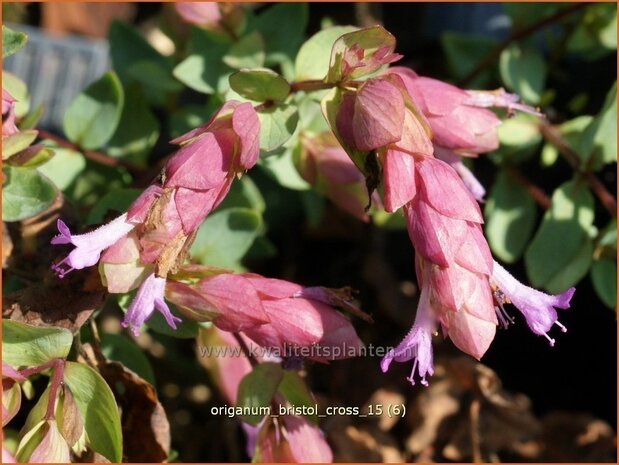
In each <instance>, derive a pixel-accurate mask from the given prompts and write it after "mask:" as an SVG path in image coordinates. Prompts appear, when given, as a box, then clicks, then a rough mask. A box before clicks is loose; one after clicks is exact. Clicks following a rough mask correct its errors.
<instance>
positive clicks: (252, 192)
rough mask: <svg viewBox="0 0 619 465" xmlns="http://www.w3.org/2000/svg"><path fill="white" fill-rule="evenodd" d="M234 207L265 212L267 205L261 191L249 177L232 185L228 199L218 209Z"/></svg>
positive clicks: (244, 177)
mask: <svg viewBox="0 0 619 465" xmlns="http://www.w3.org/2000/svg"><path fill="white" fill-rule="evenodd" d="M233 207H243V208H249V209H251V210H255V211H256V212H258V213H260V214H262V213H264V210H265V207H266V205H265V203H264V198H263V197H262V194H261V193H260V189H258V186H256V184H255V183H254V181H252V180H251V178H250V177H249V176H243V177H242V178H241V179H239V180H238V181H235V182H234V183H232V187H231V188H230V191H229V192H228V195H226V198H225V199H224V200H223V201H222V202H221V203H220V204H219V207H217V209H218V210H227V209H229V208H233Z"/></svg>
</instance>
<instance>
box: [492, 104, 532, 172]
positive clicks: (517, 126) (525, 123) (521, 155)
mask: <svg viewBox="0 0 619 465" xmlns="http://www.w3.org/2000/svg"><path fill="white" fill-rule="evenodd" d="M537 123H538V121H537V119H536V118H535V117H534V116H531V115H526V114H522V113H520V114H518V115H516V116H514V117H513V118H510V119H508V120H507V121H504V122H503V123H501V125H500V126H499V127H498V130H497V132H498V136H499V141H500V142H501V146H500V147H499V149H498V150H496V151H495V152H493V153H492V156H493V157H494V158H496V159H498V162H499V163H502V162H504V161H507V162H509V163H513V164H519V163H522V162H523V161H525V160H527V159H528V158H529V157H530V156H532V155H533V154H535V153H536V150H537V147H538V145H539V144H540V143H541V141H542V136H541V134H540V132H539V129H538V126H537Z"/></svg>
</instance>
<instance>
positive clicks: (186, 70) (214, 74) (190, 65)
mask: <svg viewBox="0 0 619 465" xmlns="http://www.w3.org/2000/svg"><path fill="white" fill-rule="evenodd" d="M229 46H230V42H229V41H228V40H225V39H223V38H222V37H221V36H220V35H217V34H214V33H212V32H209V31H207V30H205V29H200V28H197V27H192V28H191V35H190V37H189V43H188V46H187V48H188V56H187V58H185V59H184V60H183V61H182V62H180V63H179V64H178V65H177V66H176V68H174V71H173V74H174V77H176V79H178V80H179V81H181V82H182V83H183V84H185V85H186V86H188V87H191V88H192V89H194V90H197V91H198V92H202V93H205V94H213V93H217V92H219V93H223V92H225V91H226V90H227V88H228V76H229V75H230V71H231V68H230V67H229V66H228V65H226V64H225V63H224V62H223V57H224V55H225V54H226V53H227V51H228V48H229Z"/></svg>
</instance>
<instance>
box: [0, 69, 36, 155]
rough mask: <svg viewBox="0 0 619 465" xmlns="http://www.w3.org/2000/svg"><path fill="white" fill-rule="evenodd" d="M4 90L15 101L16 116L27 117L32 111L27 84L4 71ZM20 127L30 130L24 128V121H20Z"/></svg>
mask: <svg viewBox="0 0 619 465" xmlns="http://www.w3.org/2000/svg"><path fill="white" fill-rule="evenodd" d="M2 88H3V89H4V90H6V91H7V92H8V93H9V94H11V97H13V98H14V99H15V116H17V117H19V118H21V117H23V116H26V114H27V113H28V110H29V109H30V92H28V86H27V85H26V83H25V82H24V81H22V80H21V79H20V78H18V77H17V76H15V75H14V74H13V73H9V72H8V71H2ZM19 127H20V129H28V128H26V127H24V121H20V123H19ZM3 143H4V141H3Z"/></svg>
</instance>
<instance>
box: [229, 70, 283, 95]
mask: <svg viewBox="0 0 619 465" xmlns="http://www.w3.org/2000/svg"><path fill="white" fill-rule="evenodd" d="M230 87H231V88H232V89H233V90H234V91H236V92H238V93H239V94H240V95H242V96H243V97H245V98H248V99H250V100H254V101H257V102H264V101H266V100H284V99H285V98H286V97H287V96H288V94H289V93H290V84H288V81H286V80H285V79H284V78H283V77H281V76H280V75H279V74H277V73H276V72H275V71H271V70H270V69H266V68H258V69H242V70H241V71H237V72H236V73H234V74H232V75H231V76H230Z"/></svg>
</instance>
